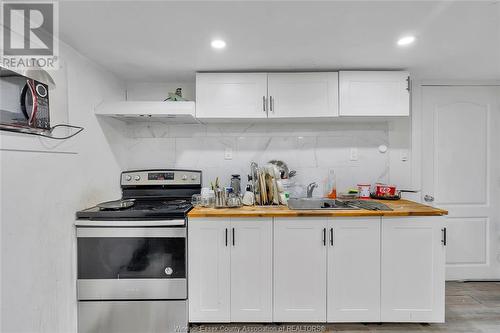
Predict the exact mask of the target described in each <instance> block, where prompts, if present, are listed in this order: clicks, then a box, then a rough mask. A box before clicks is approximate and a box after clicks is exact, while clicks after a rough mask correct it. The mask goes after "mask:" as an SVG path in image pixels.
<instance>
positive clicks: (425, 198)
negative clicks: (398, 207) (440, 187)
mask: <svg viewBox="0 0 500 333" xmlns="http://www.w3.org/2000/svg"><path fill="white" fill-rule="evenodd" d="M424 200H425V202H433V201H434V197H433V196H432V195H428V194H426V195H424Z"/></svg>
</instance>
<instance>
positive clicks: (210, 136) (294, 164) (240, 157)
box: [108, 121, 390, 195]
mask: <svg viewBox="0 0 500 333" xmlns="http://www.w3.org/2000/svg"><path fill="white" fill-rule="evenodd" d="M118 126H122V127H123V128H122V129H121V130H120V131H116V132H115V133H117V132H119V133H121V135H120V137H108V140H109V141H110V144H111V146H112V150H113V152H114V154H115V158H116V159H117V161H118V163H119V165H120V166H121V167H122V168H123V170H127V169H145V168H187V169H200V170H202V171H203V179H204V181H203V183H204V185H205V186H206V185H207V184H209V183H210V181H213V180H214V179H215V178H216V177H219V178H220V179H221V181H222V184H229V179H230V176H231V174H240V175H242V180H243V184H242V185H245V184H246V175H247V174H248V172H249V166H250V163H251V162H252V161H255V162H257V163H259V164H264V163H266V162H267V161H269V160H271V159H278V160H282V161H285V162H286V163H287V164H288V166H289V168H290V169H291V170H296V171H297V176H296V178H295V179H296V182H297V183H298V184H303V185H307V184H308V183H310V182H313V181H316V182H318V184H319V188H318V189H317V190H316V193H315V195H322V194H323V192H324V191H325V189H324V188H323V184H324V182H325V181H326V179H327V175H328V171H329V170H330V169H334V170H335V172H336V174H337V187H338V190H339V191H343V190H345V189H347V188H350V187H353V186H355V185H356V184H357V183H375V182H388V181H389V165H390V163H389V154H390V149H389V151H388V152H386V153H380V152H379V150H378V147H379V145H387V146H390V145H389V135H388V133H389V130H388V123H387V122H383V121H380V122H373V123H361V122H353V123H346V122H338V123H337V122H336V123H333V122H331V123H307V124H300V123H291V124H283V123H279V124H278V123H272V122H266V123H253V124H249V123H236V124H234V123H232V124H230V123H227V124H220V123H218V124H196V125H168V124H162V123H160V122H149V123H128V124H127V123H122V124H121V125H118ZM351 148H357V149H358V160H357V161H351V160H350V150H351ZM226 153H231V154H232V159H226V158H225V157H226V156H225V155H226Z"/></svg>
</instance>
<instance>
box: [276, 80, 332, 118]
mask: <svg viewBox="0 0 500 333" xmlns="http://www.w3.org/2000/svg"><path fill="white" fill-rule="evenodd" d="M268 95H269V111H268V115H269V118H306V117H310V118H314V117H336V116H338V73H336V72H332V73H269V74H268Z"/></svg>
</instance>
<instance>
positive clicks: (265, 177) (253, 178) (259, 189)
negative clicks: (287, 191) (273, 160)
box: [248, 162, 286, 206]
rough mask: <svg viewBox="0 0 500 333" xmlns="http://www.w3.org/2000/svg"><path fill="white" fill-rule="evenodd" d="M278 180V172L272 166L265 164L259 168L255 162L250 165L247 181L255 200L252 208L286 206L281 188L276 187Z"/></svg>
mask: <svg viewBox="0 0 500 333" xmlns="http://www.w3.org/2000/svg"><path fill="white" fill-rule="evenodd" d="M280 178H281V177H280V172H279V171H278V169H277V168H276V166H274V165H272V164H267V165H265V166H263V167H259V165H258V164H257V163H255V162H252V163H251V164H250V175H249V176H248V180H249V181H250V182H251V185H252V192H253V194H254V198H255V200H254V206H278V205H280V204H282V205H286V200H285V198H284V193H283V187H282V186H281V187H280V186H278V181H277V179H280ZM280 189H281V191H280Z"/></svg>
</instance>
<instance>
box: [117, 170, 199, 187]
mask: <svg viewBox="0 0 500 333" xmlns="http://www.w3.org/2000/svg"><path fill="white" fill-rule="evenodd" d="M120 183H121V185H146V186H147V185H152V186H153V185H200V186H201V171H194V170H172V169H166V170H138V171H125V172H122V176H121V182H120Z"/></svg>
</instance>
